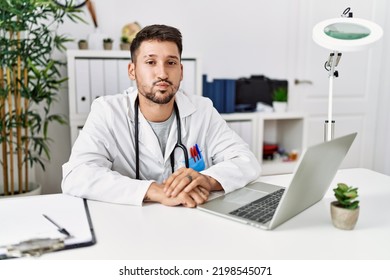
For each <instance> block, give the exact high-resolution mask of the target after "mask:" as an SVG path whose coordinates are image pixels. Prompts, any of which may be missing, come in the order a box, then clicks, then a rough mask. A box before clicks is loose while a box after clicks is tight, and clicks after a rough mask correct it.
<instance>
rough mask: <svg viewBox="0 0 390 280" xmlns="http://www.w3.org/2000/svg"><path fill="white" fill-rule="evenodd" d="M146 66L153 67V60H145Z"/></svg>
mask: <svg viewBox="0 0 390 280" xmlns="http://www.w3.org/2000/svg"><path fill="white" fill-rule="evenodd" d="M145 63H146V64H149V65H154V64H156V62H155V61H154V60H147V61H145Z"/></svg>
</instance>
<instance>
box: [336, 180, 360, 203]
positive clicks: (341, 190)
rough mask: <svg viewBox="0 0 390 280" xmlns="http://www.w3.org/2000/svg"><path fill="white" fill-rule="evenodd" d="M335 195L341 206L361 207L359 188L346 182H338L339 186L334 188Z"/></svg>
mask: <svg viewBox="0 0 390 280" xmlns="http://www.w3.org/2000/svg"><path fill="white" fill-rule="evenodd" d="M333 191H334V195H335V197H336V199H337V201H338V203H339V206H340V207H342V208H346V209H356V208H358V207H359V200H356V198H357V197H358V189H357V188H353V187H352V186H348V185H347V184H344V183H338V184H337V188H335V189H333Z"/></svg>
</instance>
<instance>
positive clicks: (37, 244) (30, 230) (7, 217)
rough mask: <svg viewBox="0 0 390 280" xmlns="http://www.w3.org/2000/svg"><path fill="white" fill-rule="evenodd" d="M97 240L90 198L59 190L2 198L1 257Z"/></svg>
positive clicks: (74, 245)
mask: <svg viewBox="0 0 390 280" xmlns="http://www.w3.org/2000/svg"><path fill="white" fill-rule="evenodd" d="M49 217H50V218H49ZM50 220H51V221H50ZM60 226H61V228H60ZM64 232H65V233H67V234H64ZM94 244H96V236H95V231H94V229H93V225H92V219H91V215H90V212H89V208H88V202H87V200H86V199H83V198H78V197H73V196H69V195H65V194H55V195H39V196H30V197H20V198H9V199H1V200H0V260H1V259H10V258H19V257H28V256H35V257H37V256H41V255H42V254H45V253H49V252H55V251H61V250H69V249H75V248H81V247H87V246H92V245H94Z"/></svg>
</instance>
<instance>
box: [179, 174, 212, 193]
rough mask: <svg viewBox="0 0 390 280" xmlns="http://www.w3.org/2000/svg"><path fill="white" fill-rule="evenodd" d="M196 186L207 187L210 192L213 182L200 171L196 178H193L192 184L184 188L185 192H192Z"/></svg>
mask: <svg viewBox="0 0 390 280" xmlns="http://www.w3.org/2000/svg"><path fill="white" fill-rule="evenodd" d="M195 187H201V188H203V189H206V190H207V191H208V192H210V191H211V184H210V181H209V180H208V178H207V177H206V176H204V175H202V174H200V173H198V174H196V178H195V179H194V180H192V182H191V184H189V185H187V186H186V187H185V188H184V190H183V191H184V192H187V193H188V192H190V191H191V190H193V189H194V188H195Z"/></svg>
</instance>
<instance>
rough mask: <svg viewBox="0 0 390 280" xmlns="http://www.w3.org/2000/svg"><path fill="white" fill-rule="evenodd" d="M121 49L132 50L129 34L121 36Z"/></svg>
mask: <svg viewBox="0 0 390 280" xmlns="http://www.w3.org/2000/svg"><path fill="white" fill-rule="evenodd" d="M120 47H121V50H122V51H128V50H130V42H129V38H128V37H127V36H122V37H121V45H120Z"/></svg>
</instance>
